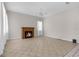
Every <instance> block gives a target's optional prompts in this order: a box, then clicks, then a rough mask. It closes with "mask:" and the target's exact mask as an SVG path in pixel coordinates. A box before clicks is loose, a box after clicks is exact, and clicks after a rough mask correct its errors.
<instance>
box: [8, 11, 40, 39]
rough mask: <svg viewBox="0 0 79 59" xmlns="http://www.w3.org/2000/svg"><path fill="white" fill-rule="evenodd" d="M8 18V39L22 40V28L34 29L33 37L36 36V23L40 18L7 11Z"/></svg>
mask: <svg viewBox="0 0 79 59" xmlns="http://www.w3.org/2000/svg"><path fill="white" fill-rule="evenodd" d="M7 14H8V18H9V32H10V33H9V36H10V39H21V38H22V29H21V28H22V27H35V31H34V32H35V36H37V21H38V20H40V19H41V18H39V17H36V16H31V15H26V14H20V13H17V12H12V11H7Z"/></svg>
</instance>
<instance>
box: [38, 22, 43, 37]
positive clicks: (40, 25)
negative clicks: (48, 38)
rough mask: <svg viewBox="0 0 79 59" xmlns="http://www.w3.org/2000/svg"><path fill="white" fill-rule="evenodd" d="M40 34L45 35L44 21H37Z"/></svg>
mask: <svg viewBox="0 0 79 59" xmlns="http://www.w3.org/2000/svg"><path fill="white" fill-rule="evenodd" d="M37 29H38V36H42V35H43V23H42V21H38V22H37Z"/></svg>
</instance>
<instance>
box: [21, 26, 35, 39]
mask: <svg viewBox="0 0 79 59" xmlns="http://www.w3.org/2000/svg"><path fill="white" fill-rule="evenodd" d="M33 37H34V27H22V39H27V38H33Z"/></svg>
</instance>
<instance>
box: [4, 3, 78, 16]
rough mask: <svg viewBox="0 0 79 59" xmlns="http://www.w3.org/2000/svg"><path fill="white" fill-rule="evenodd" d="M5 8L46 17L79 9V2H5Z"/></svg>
mask: <svg viewBox="0 0 79 59" xmlns="http://www.w3.org/2000/svg"><path fill="white" fill-rule="evenodd" d="M5 6H6V9H7V10H9V11H14V12H19V13H23V14H29V15H33V16H39V17H41V16H42V17H45V16H48V15H50V14H56V13H59V12H62V11H64V10H68V9H70V8H75V7H79V2H69V3H67V4H66V2H5Z"/></svg>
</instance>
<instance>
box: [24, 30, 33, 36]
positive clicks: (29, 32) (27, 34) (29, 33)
mask: <svg viewBox="0 0 79 59" xmlns="http://www.w3.org/2000/svg"><path fill="white" fill-rule="evenodd" d="M32 37H33V35H32V31H26V32H25V38H32Z"/></svg>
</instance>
